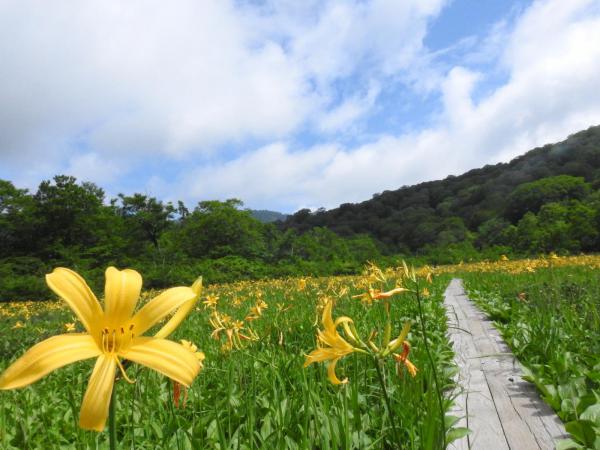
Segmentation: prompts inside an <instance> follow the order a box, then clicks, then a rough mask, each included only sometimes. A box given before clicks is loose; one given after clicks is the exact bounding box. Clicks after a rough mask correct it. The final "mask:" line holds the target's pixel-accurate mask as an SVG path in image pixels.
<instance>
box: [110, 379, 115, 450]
mask: <svg viewBox="0 0 600 450" xmlns="http://www.w3.org/2000/svg"><path fill="white" fill-rule="evenodd" d="M116 388H117V386H116V383H115V384H114V385H113V389H112V394H111V396H110V406H109V407H108V439H109V442H110V450H116V449H117V423H116V422H117V421H116V420H115V415H116V408H115V404H116V403H117V389H116Z"/></svg>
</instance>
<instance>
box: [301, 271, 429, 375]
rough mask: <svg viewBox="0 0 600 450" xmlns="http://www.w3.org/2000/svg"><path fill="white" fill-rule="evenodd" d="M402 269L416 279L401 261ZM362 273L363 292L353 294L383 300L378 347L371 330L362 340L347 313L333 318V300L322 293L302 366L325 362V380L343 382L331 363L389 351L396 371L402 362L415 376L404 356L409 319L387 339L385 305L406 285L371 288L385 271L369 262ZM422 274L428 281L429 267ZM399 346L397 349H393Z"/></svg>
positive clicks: (387, 308) (368, 300)
mask: <svg viewBox="0 0 600 450" xmlns="http://www.w3.org/2000/svg"><path fill="white" fill-rule="evenodd" d="M402 272H403V276H404V277H405V278H406V279H409V280H412V281H413V282H415V283H416V279H417V274H416V273H415V271H414V269H412V270H409V268H408V267H407V266H406V264H405V263H403V267H402ZM363 276H364V278H363V282H364V284H366V286H367V292H366V293H363V294H360V295H355V296H353V298H360V299H361V301H363V303H366V304H367V305H371V304H372V303H373V302H374V301H376V300H383V301H384V305H385V311H386V315H387V321H386V324H385V329H384V333H383V342H382V344H381V348H379V347H378V346H377V344H376V343H375V342H374V337H375V335H376V333H375V332H372V333H371V334H370V335H369V338H368V339H367V340H363V339H362V338H361V336H360V335H359V333H358V331H357V329H356V327H355V325H354V321H353V320H352V319H351V318H350V317H346V316H342V317H338V318H337V319H335V320H334V319H333V317H332V309H333V305H334V300H333V299H331V298H328V297H324V300H325V301H326V303H325V305H324V307H323V314H322V317H321V325H322V329H320V330H318V331H317V348H316V349H315V350H313V351H312V352H311V353H309V354H308V355H307V356H306V360H305V362H304V367H308V366H309V365H311V364H313V363H317V362H327V377H328V378H329V381H330V382H331V383H332V384H343V383H347V382H348V379H347V378H344V379H343V380H340V379H339V378H338V377H337V375H336V372H335V367H336V364H337V362H338V361H339V360H340V359H342V358H343V357H344V356H347V355H349V354H351V353H355V352H357V353H363V354H367V355H371V356H372V357H373V358H374V359H376V360H383V359H384V358H386V357H387V356H390V355H391V356H392V357H393V358H394V359H395V361H396V363H397V368H398V373H399V374H400V368H401V366H404V367H405V368H406V370H407V371H408V373H409V374H410V375H411V376H412V377H415V376H416V375H417V367H416V366H415V365H414V364H413V363H412V362H411V361H410V360H409V359H408V355H409V352H410V344H409V342H408V341H407V337H408V333H409V331H410V322H409V321H407V322H405V323H404V326H403V327H402V330H401V331H400V334H399V335H398V337H397V338H396V339H391V330H392V324H391V318H390V305H389V301H390V298H391V297H392V296H394V295H397V294H401V293H403V292H410V289H407V288H405V287H403V286H396V287H395V288H394V289H392V290H389V291H387V292H383V291H382V290H381V289H378V288H373V287H372V284H375V283H378V284H380V285H383V284H384V283H386V282H387V276H386V275H385V273H384V272H383V271H382V270H381V269H379V268H378V267H377V266H375V265H374V264H370V265H369V266H368V267H367V270H366V272H365V273H364V274H363ZM425 278H426V279H427V281H428V282H431V271H429V270H428V271H427V272H425ZM427 294H428V291H427ZM340 327H341V329H342V330H343V334H344V335H343V336H342V334H340V332H339V331H338V329H339V328H340ZM400 350H401V353H396V352H398V351H400Z"/></svg>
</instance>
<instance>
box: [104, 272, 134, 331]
mask: <svg viewBox="0 0 600 450" xmlns="http://www.w3.org/2000/svg"><path fill="white" fill-rule="evenodd" d="M141 290H142V276H141V275H140V274H139V273H138V272H136V271H135V270H131V269H125V270H117V269H115V268H114V267H109V268H108V269H106V284H105V287H104V296H105V299H104V303H105V308H104V309H105V319H106V320H107V321H109V324H107V325H109V327H110V328H116V327H117V326H120V325H121V324H123V323H125V322H126V321H127V320H129V318H130V317H131V316H132V315H133V310H134V309H135V305H136V303H137V300H138V298H139V297H140V291H141Z"/></svg>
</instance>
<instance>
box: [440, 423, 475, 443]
mask: <svg viewBox="0 0 600 450" xmlns="http://www.w3.org/2000/svg"><path fill="white" fill-rule="evenodd" d="M470 433H471V430H469V429H468V428H467V427H457V428H452V429H451V430H450V431H448V434H447V435H446V444H450V443H451V442H454V441H456V440H458V439H462V438H464V437H465V436H467V435H468V434H470Z"/></svg>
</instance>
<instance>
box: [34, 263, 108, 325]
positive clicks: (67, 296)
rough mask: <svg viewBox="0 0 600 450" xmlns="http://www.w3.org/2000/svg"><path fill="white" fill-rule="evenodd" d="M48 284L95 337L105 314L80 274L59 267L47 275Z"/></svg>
mask: <svg viewBox="0 0 600 450" xmlns="http://www.w3.org/2000/svg"><path fill="white" fill-rule="evenodd" d="M46 283H48V286H49V287H50V289H52V290H53V291H54V292H55V293H56V295H58V296H59V297H61V298H62V299H63V300H64V301H66V302H67V304H68V305H69V307H70V308H71V309H72V310H73V312H74V313H75V314H76V315H77V317H78V318H79V320H80V321H81V323H82V324H83V326H84V327H85V329H86V330H87V331H88V332H89V333H90V334H92V335H95V334H97V333H95V331H96V328H97V327H96V324H97V323H99V322H100V319H102V317H103V315H104V313H103V312H102V308H101V307H100V303H98V299H97V298H96V296H95V295H94V293H93V292H92V290H91V289H90V288H89V286H88V285H87V283H86V282H85V280H84V279H83V278H81V276H79V274H78V273H76V272H74V271H72V270H69V269H65V268H64V267H58V268H56V269H54V271H53V272H52V273H49V274H47V275H46Z"/></svg>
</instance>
